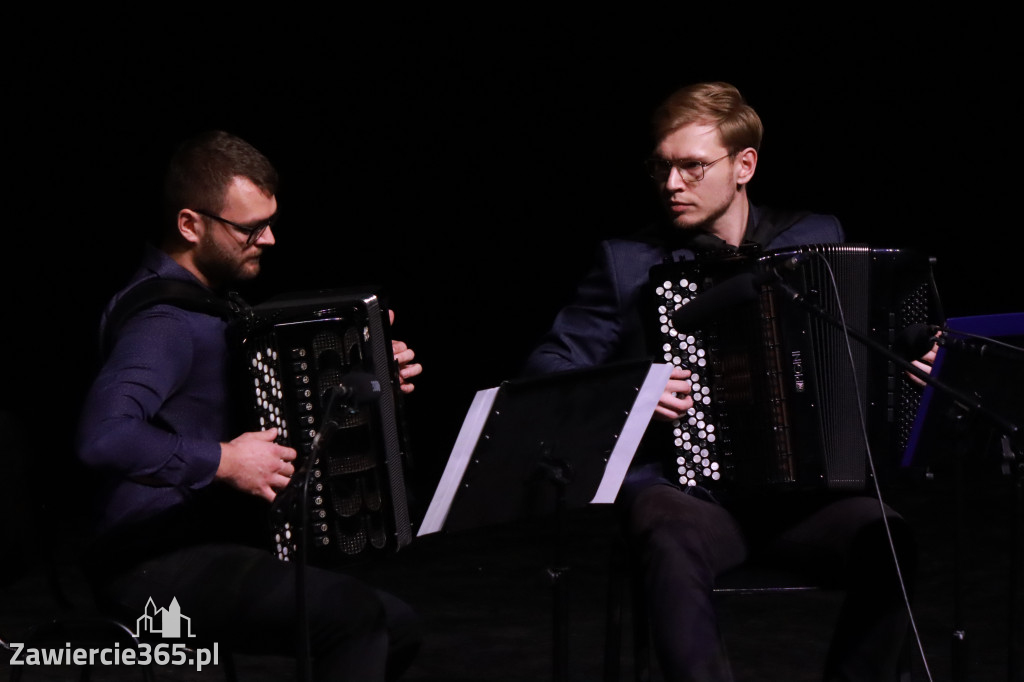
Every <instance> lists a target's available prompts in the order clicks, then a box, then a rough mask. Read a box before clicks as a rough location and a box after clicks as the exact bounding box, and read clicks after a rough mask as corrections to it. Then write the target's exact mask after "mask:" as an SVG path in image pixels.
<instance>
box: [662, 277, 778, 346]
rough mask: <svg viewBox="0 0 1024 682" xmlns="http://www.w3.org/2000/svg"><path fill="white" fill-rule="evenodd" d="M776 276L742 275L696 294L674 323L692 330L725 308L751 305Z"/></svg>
mask: <svg viewBox="0 0 1024 682" xmlns="http://www.w3.org/2000/svg"><path fill="white" fill-rule="evenodd" d="M774 276H775V275H774V273H769V272H762V273H753V272H743V273H740V274H738V275H733V276H732V277H729V278H728V279H726V280H724V281H722V282H719V283H718V284H716V285H714V286H712V287H710V288H708V289H707V290H705V291H702V292H701V293H699V294H697V296H695V297H694V298H692V299H690V302H689V303H687V304H685V305H683V307H681V308H679V309H678V310H676V311H675V312H674V313H672V324H674V325H675V327H676V329H679V330H680V331H682V330H686V329H688V328H692V327H693V326H695V325H697V324H699V323H700V322H703V321H704V320H705V319H707V318H709V317H711V316H712V315H715V314H716V313H720V312H721V311H722V310H724V309H726V308H731V307H733V306H737V305H740V304H741V303H749V302H751V301H753V300H755V299H757V297H758V295H759V294H760V293H761V285H762V284H764V283H765V282H767V281H768V280H770V279H772V278H773V277H774Z"/></svg>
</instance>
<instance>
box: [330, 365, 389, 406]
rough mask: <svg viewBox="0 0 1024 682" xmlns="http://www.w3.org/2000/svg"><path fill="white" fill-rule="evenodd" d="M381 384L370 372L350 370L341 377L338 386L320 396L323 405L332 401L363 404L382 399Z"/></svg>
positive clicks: (344, 403) (343, 403) (345, 403)
mask: <svg viewBox="0 0 1024 682" xmlns="http://www.w3.org/2000/svg"><path fill="white" fill-rule="evenodd" d="M380 393H381V386H380V382H379V381H378V380H377V377H376V376H375V375H373V374H370V373H369V372H350V373H348V374H346V375H345V376H343V377H342V378H341V381H340V382H338V385H337V386H332V387H331V388H328V389H327V390H326V391H324V393H323V396H321V398H320V404H321V405H323V406H325V407H326V406H327V405H330V404H332V403H339V404H342V405H353V404H356V405H362V404H366V403H372V402H376V401H377V400H380Z"/></svg>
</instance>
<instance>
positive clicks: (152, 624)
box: [132, 597, 195, 638]
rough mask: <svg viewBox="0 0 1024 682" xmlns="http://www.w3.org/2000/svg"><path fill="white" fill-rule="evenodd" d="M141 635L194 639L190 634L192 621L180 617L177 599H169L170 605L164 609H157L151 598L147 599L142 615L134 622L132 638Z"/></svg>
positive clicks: (185, 617) (186, 617)
mask: <svg viewBox="0 0 1024 682" xmlns="http://www.w3.org/2000/svg"><path fill="white" fill-rule="evenodd" d="M183 626H184V627H183ZM182 630H184V634H183V633H182ZM143 633H150V634H159V635H161V636H162V637H165V638H172V637H195V635H194V634H192V619H191V618H189V617H188V616H183V615H181V607H180V606H179V605H178V599H177V597H175V598H173V599H171V604H170V606H168V607H167V608H166V609H163V608H161V609H158V608H157V607H156V604H154V603H153V598H152V597H150V598H149V601H147V602H146V609H145V611H144V613H143V614H142V615H141V616H139V617H138V619H137V620H136V621H135V632H133V633H132V636H133V637H141V636H142V634H143Z"/></svg>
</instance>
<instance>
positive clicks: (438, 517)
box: [418, 361, 672, 680]
mask: <svg viewBox="0 0 1024 682" xmlns="http://www.w3.org/2000/svg"><path fill="white" fill-rule="evenodd" d="M671 371H672V366H671V365H665V364H652V363H651V362H650V361H644V362H627V363H617V364H611V365H604V366H601V367H596V368H591V369H582V370H572V371H568V372H561V373H557V374H551V375H547V376H544V377H539V378H532V379H522V380H515V381H506V382H504V383H502V384H501V385H500V386H498V387H494V388H490V389H486V390H482V391H479V392H477V394H476V397H475V399H474V401H473V404H472V405H471V407H470V408H469V411H468V412H467V415H466V418H465V420H464V422H463V425H462V429H461V431H460V433H459V436H458V438H457V440H456V443H455V446H454V447H453V449H452V453H451V456H450V457H449V459H448V463H447V465H446V467H445V470H444V473H443V474H442V477H441V481H440V483H439V485H438V487H437V490H436V492H435V494H434V497H433V499H432V500H431V503H430V506H429V507H428V509H427V512H426V514H425V516H424V519H423V522H422V523H421V524H420V528H419V532H418V535H427V534H430V533H436V532H439V531H441V530H444V531H447V532H457V531H462V530H470V529H473V528H480V527H485V526H490V525H495V524H501V523H507V522H511V521H516V520H519V519H524V518H530V517H539V516H544V515H548V514H554V532H555V549H554V556H553V564H552V566H551V568H550V569H549V574H550V576H551V579H552V585H553V587H554V597H555V602H554V611H553V618H554V653H555V655H554V676H555V679H556V680H565V679H567V675H568V647H567V644H568V620H567V618H566V614H567V610H568V599H567V593H566V584H565V583H566V578H567V570H568V569H567V567H566V566H565V565H564V559H563V556H562V548H563V545H564V542H565V531H564V527H563V526H564V515H565V512H566V511H567V510H569V509H574V508H580V507H584V506H586V505H588V504H591V503H596V504H602V503H604V504H608V503H611V502H613V501H614V500H615V497H616V495H617V494H618V491H619V487H620V486H621V484H622V480H623V477H624V476H625V473H626V470H627V469H628V467H629V464H630V462H631V461H632V459H633V455H634V453H635V452H636V448H637V446H638V445H639V443H640V439H641V438H642V437H643V434H644V431H645V430H646V428H647V425H648V423H649V422H650V419H651V416H652V415H653V414H654V408H655V406H656V405H657V403H658V399H659V398H660V397H661V394H662V392H663V391H664V389H665V384H666V383H667V382H668V378H669V375H670V373H671Z"/></svg>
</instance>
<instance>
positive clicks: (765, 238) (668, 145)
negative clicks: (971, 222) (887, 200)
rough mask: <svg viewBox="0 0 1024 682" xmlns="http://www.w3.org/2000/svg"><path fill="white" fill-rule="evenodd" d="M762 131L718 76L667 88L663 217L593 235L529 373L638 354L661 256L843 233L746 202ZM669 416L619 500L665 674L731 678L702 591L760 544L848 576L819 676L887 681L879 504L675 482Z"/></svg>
mask: <svg viewBox="0 0 1024 682" xmlns="http://www.w3.org/2000/svg"><path fill="white" fill-rule="evenodd" d="M762 133H763V127H762V124H761V120H760V118H759V116H758V115H757V113H756V112H755V111H754V109H753V108H751V107H750V106H749V105H748V104H747V103H746V102H745V101H744V99H743V97H742V96H741V94H740V93H739V91H738V90H737V89H736V88H735V87H733V86H732V85H729V84H727V83H698V84H695V85H691V86H688V87H685V88H683V89H681V90H679V91H677V92H675V93H673V94H672V95H670V96H669V97H668V98H667V99H666V100H665V102H664V103H663V104H662V105H661V106H660V107H659V108H658V109H657V110H656V111H655V113H654V116H653V138H654V149H653V153H652V154H651V156H650V158H649V159H647V161H646V169H647V172H648V174H649V175H650V177H651V178H652V180H653V181H654V183H655V187H656V189H657V192H658V196H659V197H660V200H661V203H662V204H663V207H664V210H665V218H664V220H662V221H660V222H658V223H657V224H655V225H651V226H649V227H647V228H645V229H643V230H641V231H640V232H639V233H637V234H634V235H633V236H631V237H628V238H624V239H613V240H609V241H606V242H604V243H602V244H601V245H600V249H599V253H598V256H597V264H596V266H595V267H594V268H593V270H592V271H591V272H590V274H589V275H588V276H587V278H586V279H585V280H584V281H583V282H582V283H581V285H580V286H579V288H578V290H577V293H576V296H575V299H574V300H572V301H571V302H570V304H569V305H567V306H566V307H565V308H563V309H562V311H561V312H560V313H559V314H558V315H557V316H556V318H555V321H554V324H553V327H552V329H551V330H550V331H549V332H548V334H547V335H546V336H545V337H544V338H543V339H542V341H541V343H540V344H539V345H538V347H537V348H536V349H534V351H533V352H532V353H531V355H530V356H529V358H528V360H527V362H526V367H525V373H526V374H528V375H537V374H546V373H550V372H557V371H564V370H572V369H579V368H585V367H593V366H597V365H602V364H605V363H610V362H616V361H620V360H626V359H630V358H645V357H649V351H648V348H647V342H646V339H645V335H644V323H643V320H642V315H641V311H640V310H639V308H640V306H641V300H642V297H643V295H644V287H645V286H646V285H647V283H648V272H649V270H650V268H651V267H652V266H654V265H658V264H661V263H662V262H664V261H665V260H666V259H681V258H685V259H692V258H694V257H695V254H697V253H700V252H708V251H713V250H725V251H733V252H735V251H737V250H738V249H739V248H740V247H741V246H742V245H745V244H757V245H759V246H761V247H762V248H764V249H775V248H782V247H792V246H798V245H804V244H820V243H832V242H841V241H843V240H844V234H843V230H842V228H841V226H840V224H839V221H838V219H837V218H835V217H834V216H830V215H817V214H812V213H809V212H805V211H778V210H770V209H767V208H764V207H759V206H755V205H753V204H751V203H750V201H749V200H748V197H747V186H748V184H749V183H750V181H751V179H752V178H753V177H754V172H755V170H756V169H757V162H758V149H759V147H760V143H761V136H762ZM698 300H699V297H698ZM724 314H728V312H726V313H724ZM690 376H691V375H690V371H689V370H684V369H681V368H679V367H676V368H675V369H674V370H673V373H672V376H671V378H670V380H669V382H668V385H667V386H666V388H665V391H664V393H663V395H662V397H661V400H660V402H659V404H658V407H657V409H656V413H655V421H660V422H671V421H672V420H678V419H680V418H686V415H687V411H688V410H690V409H691V408H692V407H693V405H694V402H693V399H692V397H691V395H690V391H691V385H690V382H689V381H688V379H689V377H690ZM851 418H856V415H851ZM664 426H667V424H664V423H663V424H661V425H659V424H656V423H652V428H650V429H648V432H647V435H646V437H645V439H644V442H643V444H642V445H641V448H640V450H639V452H638V453H637V456H636V458H635V459H634V463H633V465H632V467H631V468H630V471H629V472H628V474H627V476H626V479H625V481H624V483H623V486H622V489H621V490H620V493H619V497H618V499H617V501H616V505H617V506H618V508H619V509H620V510H621V512H622V514H623V527H624V528H625V529H626V534H627V539H628V545H629V546H630V547H631V548H632V549H633V550H634V551H635V557H634V559H635V563H636V570H637V571H639V573H640V575H641V576H642V578H643V582H644V590H645V600H646V610H647V612H648V613H649V614H650V616H651V624H652V629H653V634H654V646H655V652H656V654H657V659H658V663H659V665H660V668H661V670H662V673H663V674H664V677H665V679H666V680H670V681H672V682H675V681H677V680H715V681H723V680H731V679H732V669H731V665H730V663H729V659H728V657H727V656H726V649H725V646H724V644H723V642H722V638H721V635H720V632H719V626H718V621H717V618H716V615H715V608H714V603H713V594H712V592H713V589H714V586H715V580H716V578H717V577H718V576H720V575H721V574H723V573H724V572H726V571H728V570H730V569H732V568H735V567H737V566H739V565H740V564H742V563H744V562H745V561H747V559H748V557H749V556H750V555H751V553H752V552H754V550H755V549H757V550H765V551H767V552H772V553H773V556H774V557H775V558H776V559H779V560H786V561H789V562H790V563H791V564H792V563H796V564H797V565H799V566H800V567H801V568H802V569H804V570H806V571H807V572H808V573H809V574H811V575H813V576H814V577H815V578H817V579H820V580H824V581H833V582H834V583H835V584H838V585H842V586H843V587H845V589H846V591H847V598H846V601H845V604H844V606H843V610H842V613H841V614H840V618H839V622H838V625H837V627H836V630H835V634H834V637H833V639H832V643H831V648H830V650H829V654H828V658H827V661H826V670H825V679H827V680H865V681H868V680H870V681H871V682H879V681H881V680H895V679H896V678H897V671H898V661H899V658H900V653H901V649H902V646H903V642H904V639H905V636H906V633H907V628H908V621H909V614H908V612H907V610H906V608H905V605H904V600H903V593H902V591H901V585H900V581H899V577H898V575H897V572H896V571H895V569H894V563H893V559H892V552H891V551H890V547H889V543H888V539H887V535H886V532H885V524H884V523H883V522H882V518H883V517H882V511H881V508H880V505H879V503H878V500H876V499H874V498H871V497H867V496H861V495H850V496H844V497H842V499H818V498H816V499H813V500H803V499H802V500H800V501H799V503H795V504H785V503H782V502H780V501H779V500H778V499H771V498H758V499H740V500H728V501H723V500H722V499H720V498H721V496H720V495H716V494H713V493H712V492H710V491H708V490H706V489H704V488H703V487H701V486H692V487H689V486H688V487H685V488H680V486H679V485H678V484H676V483H674V482H673V481H674V480H675V479H676V477H675V476H668V475H666V472H665V471H663V467H665V466H666V464H667V462H666V458H665V457H664V454H663V449H662V448H661V447H659V445H658V443H660V442H664V443H668V442H670V440H669V438H668V436H667V435H663V434H660V433H658V429H659V428H661V427H664ZM656 436H662V438H663V439H664V440H663V441H662V440H661V439H659V438H657V437H656ZM740 456H742V455H741V454H740ZM885 515H886V516H887V517H888V518H889V523H890V526H891V529H892V535H893V541H894V544H895V548H896V552H897V554H898V557H899V563H900V567H901V568H902V570H903V573H904V575H905V576H909V575H912V573H913V570H914V562H915V558H916V553H915V550H914V541H913V536H912V533H911V531H910V529H909V528H908V526H907V524H906V522H905V521H904V520H903V519H902V518H900V517H899V516H898V515H897V514H896V513H895V512H893V511H892V510H891V509H887V511H886V514H885Z"/></svg>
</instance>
